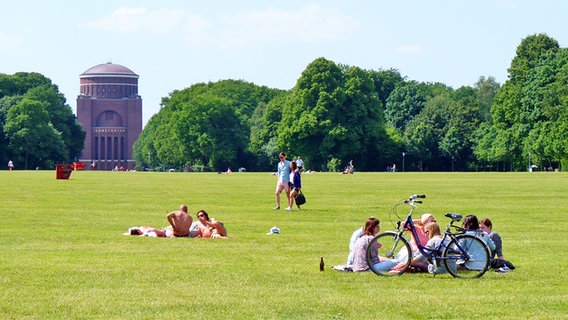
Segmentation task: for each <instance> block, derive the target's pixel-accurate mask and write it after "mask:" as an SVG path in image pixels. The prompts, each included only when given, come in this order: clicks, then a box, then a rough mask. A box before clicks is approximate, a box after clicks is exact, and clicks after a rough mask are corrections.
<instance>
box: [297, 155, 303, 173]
mask: <svg viewBox="0 0 568 320" xmlns="http://www.w3.org/2000/svg"><path fill="white" fill-rule="evenodd" d="M296 165H297V166H298V170H300V172H301V171H302V170H304V160H302V159H301V158H300V156H298V159H296Z"/></svg>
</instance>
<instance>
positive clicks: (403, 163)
mask: <svg viewBox="0 0 568 320" xmlns="http://www.w3.org/2000/svg"><path fill="white" fill-rule="evenodd" d="M567 50H568V49H566V48H560V47H559V44H558V42H557V41H556V40H555V39H553V38H551V37H549V36H547V35H546V34H534V35H530V36H527V37H526V38H524V39H523V40H522V41H521V43H520V45H519V46H518V47H517V50H516V55H515V57H514V58H513V59H512V61H511V65H510V67H509V69H508V79H507V80H506V82H505V83H504V84H503V85H501V84H499V83H497V82H496V81H495V79H494V78H493V77H491V76H489V77H483V76H482V77H480V78H479V79H478V80H477V82H476V83H475V84H474V85H473V86H463V87H460V88H457V89H454V88H451V87H449V86H447V85H445V84H443V83H427V82H417V81H414V80H409V79H407V78H406V77H404V76H403V75H401V74H400V73H399V72H398V71H397V70H395V69H388V70H382V69H381V70H364V69H362V68H359V67H356V66H349V65H342V64H336V63H335V62H333V61H330V60H327V59H325V58H317V59H315V60H314V61H313V62H312V63H310V64H309V65H308V66H307V67H306V69H305V70H304V71H303V72H302V74H301V75H300V77H299V79H298V80H297V82H296V85H295V86H294V87H293V88H292V89H290V90H280V89H273V88H268V87H265V86H258V85H255V84H253V83H250V82H246V81H244V80H221V81H217V82H209V83H198V84H194V85H192V86H190V87H188V88H186V89H183V90H175V91H173V92H172V93H170V94H169V96H167V97H164V98H162V101H161V108H160V110H159V112H158V113H156V114H154V115H153V116H152V117H151V118H150V120H149V121H148V123H147V125H146V126H145V128H144V130H143V131H142V133H141V134H140V137H139V138H138V140H137V142H136V143H135V145H134V155H133V157H134V159H135V160H136V161H137V165H138V168H139V169H142V168H152V169H154V170H164V169H169V168H176V169H178V170H193V171H225V170H227V168H228V167H231V168H232V169H233V171H236V170H237V169H238V168H241V167H243V168H246V170H248V171H272V170H274V166H275V162H276V161H277V158H278V153H279V152H280V151H285V152H286V153H287V154H288V155H289V156H290V157H296V156H301V157H302V158H303V159H304V161H305V163H306V167H307V169H310V170H316V171H339V170H341V169H342V168H343V167H344V166H346V165H347V163H348V162H349V161H351V160H353V163H354V164H355V168H356V170H360V171H382V170H386V168H387V167H390V166H392V165H393V164H396V166H397V169H398V170H399V171H401V170H404V171H525V170H527V168H529V167H531V166H532V165H536V166H537V167H538V168H549V167H552V168H561V169H562V168H565V167H566V159H567V158H568V157H567V155H568V150H567V146H568V141H567V140H568V135H566V133H567V132H568V130H567V129H568V128H567V126H568V122H567V121H566V120H567V117H568V112H567V110H568V108H567V106H568V92H566V90H568V86H567V83H566V82H567V81H568V51H567ZM70 110H71V109H70V108H69V106H68V105H66V104H65V99H64V97H63V95H61V94H60V93H59V92H58V91H57V86H55V85H53V84H51V81H49V79H47V78H45V77H43V76H41V75H39V74H33V73H32V74H28V73H18V74H15V75H13V76H7V75H0V126H2V130H1V131H0V156H1V157H2V158H3V159H6V157H8V156H11V157H12V158H14V159H16V160H19V161H25V162H26V163H27V164H28V165H31V166H49V165H50V164H52V163H54V162H55V161H59V160H66V159H73V158H75V157H78V156H79V155H80V152H81V150H82V148H83V143H84V141H83V140H84V133H83V132H82V131H81V129H80V126H78V124H77V123H76V118H75V117H74V116H73V114H72V112H71V111H70ZM31 128H37V129H39V130H35V131H34V130H31Z"/></svg>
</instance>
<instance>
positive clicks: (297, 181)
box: [286, 161, 302, 211]
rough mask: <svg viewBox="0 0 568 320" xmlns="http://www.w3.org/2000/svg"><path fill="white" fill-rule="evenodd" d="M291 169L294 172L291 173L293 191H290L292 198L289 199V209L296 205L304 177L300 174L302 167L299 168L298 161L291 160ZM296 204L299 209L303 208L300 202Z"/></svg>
mask: <svg viewBox="0 0 568 320" xmlns="http://www.w3.org/2000/svg"><path fill="white" fill-rule="evenodd" d="M290 171H291V172H292V173H291V175H292V179H291V180H292V186H291V187H292V191H291V192H290V199H289V200H288V208H286V210H287V211H292V207H293V206H294V200H295V199H296V196H297V195H298V193H299V192H300V190H301V189H302V178H301V176H300V169H299V168H298V165H297V162H296V161H292V162H290ZM296 206H297V207H298V210H301V208H300V205H299V204H296Z"/></svg>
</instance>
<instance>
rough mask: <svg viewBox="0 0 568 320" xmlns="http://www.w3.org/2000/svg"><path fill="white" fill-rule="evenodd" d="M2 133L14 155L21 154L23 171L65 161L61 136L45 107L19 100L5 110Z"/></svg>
mask: <svg viewBox="0 0 568 320" xmlns="http://www.w3.org/2000/svg"><path fill="white" fill-rule="evenodd" d="M4 133H5V134H6V136H7V137H8V139H9V140H10V148H11V150H12V152H13V153H14V154H18V155H22V156H21V157H22V158H23V159H21V158H20V160H24V163H25V165H24V166H25V169H28V168H29V165H31V167H35V166H39V167H53V165H54V161H57V160H65V159H67V158H68V151H67V149H66V147H65V144H64V142H63V139H62V137H61V133H60V132H58V131H57V130H56V129H55V128H54V127H53V125H52V124H51V122H49V114H48V112H47V110H46V108H45V105H44V104H43V103H41V102H39V101H35V100H31V99H26V98H25V99H23V100H22V101H20V102H19V103H18V104H16V105H15V106H14V107H12V108H10V110H9V111H8V117H7V119H6V125H5V126H4Z"/></svg>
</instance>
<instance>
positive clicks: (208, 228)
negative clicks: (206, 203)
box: [197, 210, 227, 238]
mask: <svg viewBox="0 0 568 320" xmlns="http://www.w3.org/2000/svg"><path fill="white" fill-rule="evenodd" d="M197 219H199V221H198V222H197V237H198V238H227V230H226V229H225V226H223V223H222V222H221V221H217V220H215V219H213V218H211V219H209V214H207V212H205V210H199V212H197Z"/></svg>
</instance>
